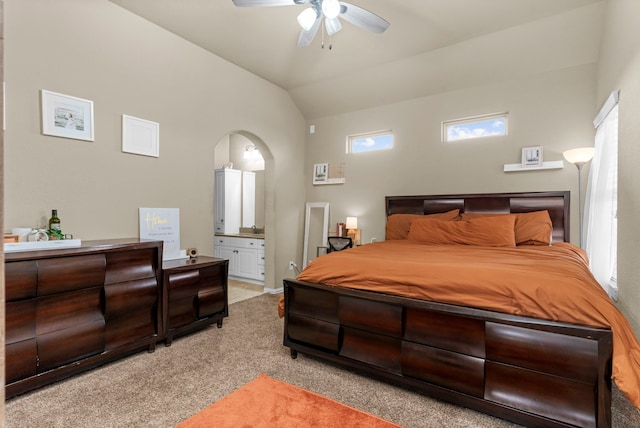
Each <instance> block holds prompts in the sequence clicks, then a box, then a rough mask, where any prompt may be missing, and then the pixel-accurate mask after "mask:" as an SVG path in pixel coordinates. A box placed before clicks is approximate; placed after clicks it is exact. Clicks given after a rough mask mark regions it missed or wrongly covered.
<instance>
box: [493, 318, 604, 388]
mask: <svg viewBox="0 0 640 428" xmlns="http://www.w3.org/2000/svg"><path fill="white" fill-rule="evenodd" d="M486 335H487V339H486V340H487V359H489V360H493V361H498V362H502V363H506V364H512V365H515V366H518V367H524V368H529V369H532V370H537V371H542V372H545V373H549V374H555V375H558V376H563V377H566V378H570V379H574V380H579V381H582V382H588V383H591V384H594V383H596V382H597V374H598V342H597V341H596V340H593V339H587V338H582V337H575V336H569V335H566V334H556V333H550V332H546V331H538V330H533V329H527V328H522V327H516V326H511V325H504V324H497V323H492V322H488V323H487V324H486Z"/></svg>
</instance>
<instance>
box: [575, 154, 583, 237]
mask: <svg viewBox="0 0 640 428" xmlns="http://www.w3.org/2000/svg"><path fill="white" fill-rule="evenodd" d="M584 164H585V163H584V162H576V164H575V165H576V168H578V215H579V216H580V218H579V219H578V225H579V226H580V248H582V215H583V213H582V211H583V208H582V167H583V165H584Z"/></svg>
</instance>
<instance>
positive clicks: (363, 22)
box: [234, 0, 390, 33]
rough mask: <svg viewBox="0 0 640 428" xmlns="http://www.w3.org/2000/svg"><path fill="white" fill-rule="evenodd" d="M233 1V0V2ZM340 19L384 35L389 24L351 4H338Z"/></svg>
mask: <svg viewBox="0 0 640 428" xmlns="http://www.w3.org/2000/svg"><path fill="white" fill-rule="evenodd" d="M234 1H235V0H234ZM340 5H341V6H342V7H341V8H340V17H341V18H342V19H344V20H345V21H347V22H350V23H352V24H353V25H357V26H358V27H360V28H364V29H365V30H369V31H373V32H374V33H384V32H385V30H386V29H387V28H389V25H390V24H389V23H388V22H387V21H386V20H384V19H382V18H380V17H379V16H378V15H376V14H375V13H373V12H369V11H368V10H365V9H363V8H361V7H358V6H355V5H352V4H351V3H346V2H340Z"/></svg>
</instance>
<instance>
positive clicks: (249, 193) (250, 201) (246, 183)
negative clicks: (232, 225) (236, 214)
mask: <svg viewBox="0 0 640 428" xmlns="http://www.w3.org/2000/svg"><path fill="white" fill-rule="evenodd" d="M255 225H256V173H255V172H250V171H242V227H251V226H255Z"/></svg>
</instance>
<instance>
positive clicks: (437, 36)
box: [110, 0, 604, 120]
mask: <svg viewBox="0 0 640 428" xmlns="http://www.w3.org/2000/svg"><path fill="white" fill-rule="evenodd" d="M110 1H111V2H113V3H115V4H117V5H119V6H121V7H123V8H125V9H127V10H129V11H131V12H133V13H135V14H137V15H139V16H141V17H143V18H145V19H147V20H148V21H150V22H152V23H155V24H157V25H158V26H160V27H163V28H165V29H167V30H168V31H170V32H172V33H174V34H176V35H178V36H180V37H182V38H184V39H186V40H188V41H190V42H192V43H194V44H196V45H198V46H200V47H202V48H204V49H206V50H208V51H210V52H212V53H214V54H215V55H218V56H220V57H222V58H224V59H226V60H228V61H230V62H232V63H234V64H236V65H238V66H240V67H242V68H244V69H246V70H248V71H250V72H252V73H254V74H256V75H258V76H260V77H262V78H264V79H266V80H268V81H270V82H273V83H274V84H276V85H278V86H280V87H282V88H283V89H285V90H287V91H288V92H289V94H290V96H291V98H292V99H293V101H294V102H295V103H296V105H297V106H298V108H299V109H300V111H301V112H302V114H303V116H304V117H305V118H306V119H309V120H310V119H315V118H319V117H324V116H330V115H334V114H339V113H343V112H346V111H353V110H359V109H363V108H368V107H374V106H377V105H383V104H388V103H393V102H398V101H402V100H406V99H411V98H417V97H421V96H427V95H432V94H436V93H439V92H443V91H450V90H455V89H459V88H463V87H466V86H471V85H479V84H484V83H490V82H494V81H499V80H503V79H509V78H514V77H518V76H525V75H527V74H530V73H539V72H545V71H550V70H554V69H561V68H567V67H572V66H577V65H582V64H588V63H593V62H595V61H597V55H598V46H599V42H600V27H601V23H602V11H603V9H604V7H603V4H602V3H603V1H604V0H350V1H349V2H350V3H352V4H355V5H357V6H360V7H362V8H364V9H367V10H369V11H371V12H374V13H375V14H377V15H379V16H381V17H383V18H384V19H386V20H387V21H389V22H390V24H391V26H390V27H389V29H388V30H387V31H386V32H384V33H383V34H376V33H372V32H369V31H366V30H363V29H361V28H358V27H356V26H354V25H352V24H350V23H347V22H345V21H343V27H342V30H341V31H339V32H338V33H336V34H334V35H333V36H332V37H328V36H327V35H326V34H325V35H324V48H323V47H321V41H322V37H321V35H320V33H318V35H317V36H316V38H315V39H314V41H313V42H312V43H311V45H309V46H307V47H298V46H297V43H296V42H297V39H298V34H299V32H300V26H299V25H298V23H297V21H296V17H297V15H298V14H299V13H300V12H301V11H302V10H303V9H304V8H305V7H309V6H308V5H292V6H280V7H251V8H248V7H243V8H239V7H236V6H234V4H233V2H232V0H110ZM329 45H331V49H329Z"/></svg>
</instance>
